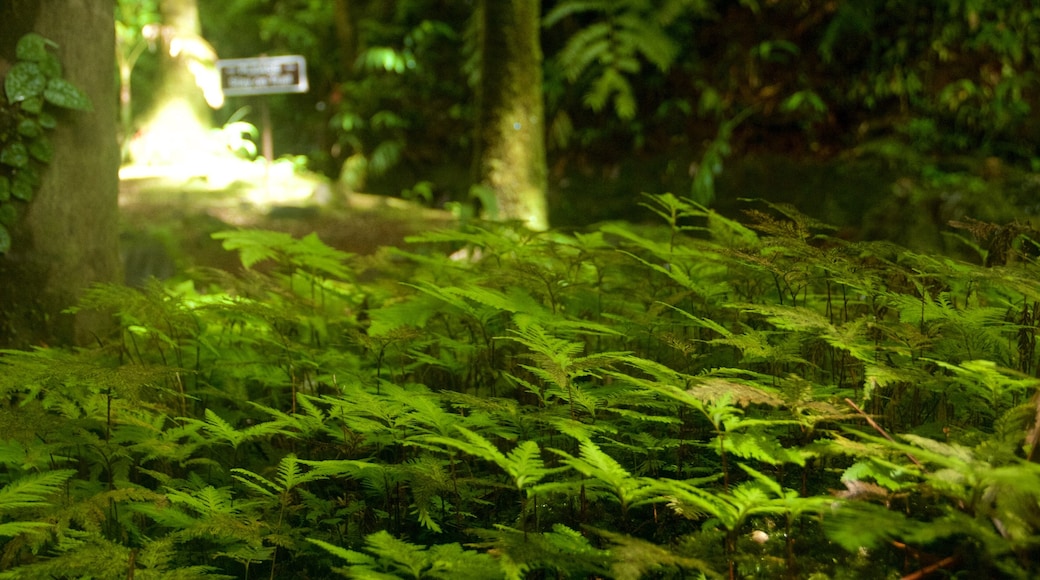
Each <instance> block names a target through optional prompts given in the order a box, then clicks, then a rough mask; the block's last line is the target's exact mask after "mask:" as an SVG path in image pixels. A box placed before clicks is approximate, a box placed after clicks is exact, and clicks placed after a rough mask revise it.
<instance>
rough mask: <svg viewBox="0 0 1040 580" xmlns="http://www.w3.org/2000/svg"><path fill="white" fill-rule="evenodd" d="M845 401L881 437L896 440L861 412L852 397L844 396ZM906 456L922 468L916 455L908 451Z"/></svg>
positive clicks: (893, 441)
mask: <svg viewBox="0 0 1040 580" xmlns="http://www.w3.org/2000/svg"><path fill="white" fill-rule="evenodd" d="M845 402H846V403H848V405H849V406H850V407H852V408H853V409H855V410H856V412H857V413H859V414H860V415H861V416H862V417H863V418H864V419H866V420H867V423H870V426H871V427H873V428H874V430H875V431H877V432H878V433H881V436H882V437H884V438H885V439H888V440H889V441H891V442H892V443H895V442H896V440H895V439H893V438H892V436H891V435H889V434H888V433H886V432H885V430H884V429H882V428H881V425H878V424H877V423H875V422H874V419H871V418H870V415H868V414H866V413H864V412H863V409H860V408H859V407H858V406H857V405H856V403H853V402H852V399H850V398H848V397H846V398H845ZM906 456H907V457H909V458H910V461H913V462H914V465H916V466H918V467H920V468H921V469H924V465H921V462H920V461H918V460H917V458H916V457H914V456H913V455H911V454H910V453H906Z"/></svg>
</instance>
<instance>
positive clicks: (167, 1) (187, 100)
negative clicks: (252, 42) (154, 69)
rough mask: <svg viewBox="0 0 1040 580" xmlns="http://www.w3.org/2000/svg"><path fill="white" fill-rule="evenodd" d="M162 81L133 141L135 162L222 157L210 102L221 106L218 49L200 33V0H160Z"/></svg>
mask: <svg viewBox="0 0 1040 580" xmlns="http://www.w3.org/2000/svg"><path fill="white" fill-rule="evenodd" d="M159 12H160V14H161V16H162V27H161V34H160V36H161V38H160V39H159V40H160V46H161V48H160V55H159V66H160V80H159V86H158V87H157V88H156V90H155V91H154V92H153V95H154V98H155V101H154V102H153V103H152V105H151V107H149V112H148V114H147V115H145V118H144V122H143V123H142V124H141V127H140V129H139V130H138V132H137V134H136V135H135V136H134V139H133V140H132V142H131V144H130V157H131V160H132V162H133V163H134V164H135V165H158V166H178V167H191V168H193V169H195V170H199V171H200V172H203V173H204V172H205V168H207V167H209V166H210V165H212V164H213V158H214V157H219V156H222V155H223V154H225V153H226V151H223V150H220V149H219V147H218V146H217V145H216V144H215V141H214V140H213V139H212V138H211V137H210V130H211V129H212V128H213V120H212V116H211V113H210V108H209V107H210V105H212V106H214V107H219V106H221V105H222V104H223V98H224V97H223V93H221V91H220V78H219V76H218V75H217V73H216V57H217V55H216V53H215V52H214V51H213V48H212V47H211V46H210V45H209V43H208V42H206V41H205V40H204V39H203V38H202V36H201V31H202V27H201V24H200V22H199V8H198V3H197V0H160V2H159Z"/></svg>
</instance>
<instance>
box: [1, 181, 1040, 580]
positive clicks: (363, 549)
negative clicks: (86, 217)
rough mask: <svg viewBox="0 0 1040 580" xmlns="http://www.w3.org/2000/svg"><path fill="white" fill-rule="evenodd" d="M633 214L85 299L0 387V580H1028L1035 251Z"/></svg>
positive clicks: (254, 253) (310, 248)
mask: <svg viewBox="0 0 1040 580" xmlns="http://www.w3.org/2000/svg"><path fill="white" fill-rule="evenodd" d="M646 205H647V206H648V207H649V208H650V209H652V210H653V211H655V212H656V213H658V214H659V215H660V216H661V218H662V219H663V221H664V225H663V226H660V227H636V226H632V225H629V224H624V225H622V224H606V225H602V226H599V227H597V228H594V229H591V230H589V231H587V232H583V233H572V234H565V233H559V232H551V233H538V234H536V233H531V232H528V231H525V230H522V229H518V228H515V227H511V226H508V225H500V224H499V225H496V224H480V225H472V226H468V227H466V228H465V229H461V230H450V231H437V232H431V233H427V234H425V235H422V236H418V237H417V238H415V239H414V240H412V241H413V242H415V244H414V246H410V248H411V249H410V250H399V249H385V250H383V251H382V252H380V253H378V254H377V255H375V256H364V257H362V256H354V255H347V254H344V253H341V252H339V251H336V250H333V249H331V248H329V247H327V246H325V245H324V244H322V243H321V242H320V241H319V240H318V239H317V237H316V236H309V237H305V238H303V239H294V238H292V237H290V236H288V235H286V234H280V233H274V232H267V231H252V230H243V231H231V232H224V233H221V234H218V235H217V237H218V238H219V239H222V240H223V243H224V245H225V247H226V248H228V249H229V250H234V251H238V252H239V253H240V255H241V259H242V263H243V266H244V268H243V270H242V271H241V272H238V273H229V272H222V271H200V272H196V273H194V274H193V275H192V276H191V277H190V278H188V279H185V280H182V281H180V282H178V283H168V284H165V285H164V284H160V283H158V282H154V283H152V284H151V285H149V286H147V287H145V288H143V289H131V288H127V287H122V286H100V287H97V288H94V289H93V290H92V291H90V293H89V294H88V295H87V296H86V297H85V298H84V300H83V301H82V304H81V305H80V306H79V308H83V309H96V310H101V311H107V312H111V313H112V315H113V317H114V319H115V321H116V325H115V326H116V330H115V332H113V334H112V335H111V336H103V337H98V344H97V347H96V348H88V349H79V350H65V349H56V348H42V349H37V350H33V351H7V352H4V353H3V355H2V357H0V366H2V369H0V389H2V395H3V402H4V403H3V406H2V408H0V464H2V469H0V537H2V538H3V541H4V543H3V547H2V551H0V578H31V579H36V578H132V579H135V580H142V579H151V578H164V579H165V578H170V579H173V578H176V579H191V578H221V577H223V578H301V579H302V578H327V577H329V576H330V575H333V574H336V573H338V574H341V575H343V576H346V577H350V578H371V579H377V578H434V579H435V578H452V579H459V578H474V579H489V578H608V577H609V578H619V579H635V578H818V579H823V578H835V579H837V578H897V577H901V576H904V575H905V576H907V577H911V578H913V577H924V576H926V575H927V574H929V573H932V572H936V573H938V574H945V575H947V576H958V577H987V578H997V577H1007V578H1030V577H1035V576H1036V575H1037V574H1038V573H1040V564H1038V561H1040V559H1038V540H1040V536H1038V527H1040V465H1038V464H1037V463H1036V462H1035V461H1036V460H1037V459H1040V457H1038V456H1037V452H1036V447H1037V440H1038V428H1037V416H1038V414H1040V405H1038V399H1037V392H1036V391H1037V386H1038V380H1037V378H1036V377H1037V373H1038V366H1037V352H1036V336H1037V327H1038V322H1040V282H1038V280H1040V278H1038V276H1037V274H1038V268H1037V264H1036V262H1035V261H1034V260H1033V258H1031V253H1032V252H1031V251H1030V250H1032V249H1035V248H1034V246H1033V245H1032V241H1031V240H1030V238H1029V237H1028V236H1027V235H1025V234H1024V233H1022V231H1020V230H1015V232H1016V235H1015V236H1004V238H1002V242H1001V245H1000V246H999V247H996V246H994V245H993V244H994V242H993V239H992V238H994V237H995V236H993V235H990V234H992V233H993V232H994V231H997V230H994V229H993V228H995V227H996V226H988V225H986V224H977V223H972V224H968V225H967V226H966V227H967V229H969V230H971V231H972V232H975V233H976V234H978V235H979V241H976V242H972V244H974V247H975V248H976V249H977V250H978V252H979V254H980V255H979V258H980V259H979V262H980V264H986V265H985V266H982V265H972V264H968V263H964V262H959V261H955V260H952V259H948V258H945V257H942V256H936V255H923V254H915V253H911V252H908V251H906V250H904V249H901V248H898V247H895V246H892V245H889V244H885V243H848V242H844V241H842V240H840V239H838V238H836V237H833V236H830V235H828V232H829V230H828V228H826V227H825V226H824V225H823V224H819V223H816V222H814V221H812V220H811V219H809V218H806V217H805V216H803V215H801V214H799V213H797V212H796V211H794V210H793V209H791V208H789V207H785V206H777V205H770V204H764V205H761V206H759V207H760V208H761V209H758V210H751V211H749V212H748V214H747V220H746V221H745V222H744V223H738V222H736V221H732V220H729V219H726V218H723V217H721V216H719V215H718V214H716V213H714V212H712V211H710V210H707V209H705V208H703V207H700V206H697V205H696V204H693V203H691V202H688V201H685V200H682V199H679V198H676V197H674V196H671V195H663V196H651V197H648V198H647V202H646ZM987 236H989V238H987ZM987 239H989V241H988V242H987V241H985V240H987ZM987 244H989V245H988V246H987ZM997 254H999V256H1000V260H993V259H991V258H992V256H993V255H997ZM915 575H916V576H915Z"/></svg>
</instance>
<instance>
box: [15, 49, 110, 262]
mask: <svg viewBox="0 0 1040 580" xmlns="http://www.w3.org/2000/svg"><path fill="white" fill-rule="evenodd" d="M48 47H50V48H54V47H57V44H55V43H54V42H53V41H50V40H47V39H46V38H44V37H42V36H40V35H39V34H36V33H32V32H31V33H29V34H26V35H25V36H23V37H22V38H21V39H20V40H19V41H18V45H17V46H16V48H15V64H14V66H12V67H11V69H10V70H9V71H7V75H6V76H5V77H4V90H3V93H2V94H0V254H5V253H7V252H8V251H9V250H10V249H11V234H10V232H9V230H8V228H9V227H11V226H12V225H13V224H14V223H15V222H16V221H17V219H18V214H19V210H18V203H19V202H22V203H28V202H30V201H32V199H33V195H34V194H35V193H36V190H37V188H38V187H39V185H40V175H41V171H42V168H43V167H44V166H45V165H47V164H48V163H50V162H51V159H52V158H53V156H54V149H53V147H52V146H51V142H50V139H48V138H47V131H48V130H50V129H54V127H56V126H57V124H58V120H57V118H56V117H55V116H54V115H53V114H52V113H51V112H50V111H49V110H47V108H46V106H47V105H52V106H54V107H61V108H64V109H72V110H77V111H90V110H91V109H92V105H91V102H90V99H89V98H88V97H87V95H86V94H85V93H84V92H83V91H82V90H80V89H79V88H78V87H76V86H75V85H73V84H72V83H70V82H69V81H67V80H65V79H64V78H63V76H64V75H63V74H62V66H61V63H60V62H59V61H58V58H57V56H55V55H54V53H52V52H50V51H48V50H47V49H48Z"/></svg>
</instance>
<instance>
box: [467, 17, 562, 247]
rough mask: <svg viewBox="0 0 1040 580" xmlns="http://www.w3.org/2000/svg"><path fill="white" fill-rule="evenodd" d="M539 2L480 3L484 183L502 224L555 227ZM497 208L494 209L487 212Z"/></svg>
mask: <svg viewBox="0 0 1040 580" xmlns="http://www.w3.org/2000/svg"><path fill="white" fill-rule="evenodd" d="M540 4H541V3H540V1H539V0H480V5H479V6H478V13H477V18H478V19H479V20H478V34H479V38H478V49H479V51H480V59H481V66H480V81H479V85H478V87H477V135H476V150H475V154H476V159H475V163H474V166H475V176H474V179H475V181H476V183H478V184H481V185H483V186H486V187H488V188H490V189H491V191H493V192H494V194H495V195H494V197H495V200H496V202H497V208H494V209H493V210H490V211H488V213H494V214H497V215H491V216H490V217H497V218H498V219H509V220H520V221H522V222H524V223H525V224H526V225H527V226H528V227H530V228H531V229H535V230H544V229H546V228H547V227H548V226H549V216H548V209H547V203H546V187H547V185H546V181H547V177H546V175H547V170H546V161H545V106H544V102H543V100H542V49H541V45H540V36H539V26H540V13H541V9H540ZM486 209H490V208H486Z"/></svg>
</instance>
